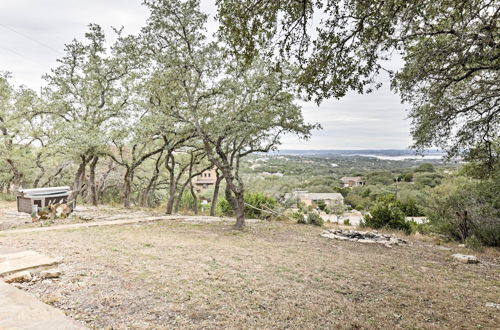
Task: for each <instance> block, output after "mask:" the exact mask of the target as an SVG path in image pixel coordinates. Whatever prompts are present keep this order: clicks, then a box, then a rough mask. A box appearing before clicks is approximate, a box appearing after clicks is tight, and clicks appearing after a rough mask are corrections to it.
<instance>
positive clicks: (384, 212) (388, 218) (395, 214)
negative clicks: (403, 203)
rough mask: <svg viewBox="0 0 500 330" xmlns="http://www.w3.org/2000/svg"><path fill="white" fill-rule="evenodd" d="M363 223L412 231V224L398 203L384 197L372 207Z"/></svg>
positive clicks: (407, 231) (375, 226)
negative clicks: (406, 219)
mask: <svg viewBox="0 0 500 330" xmlns="http://www.w3.org/2000/svg"><path fill="white" fill-rule="evenodd" d="M363 224H364V225H365V226H367V227H371V228H390V229H397V230H402V231H404V232H405V233H407V234H409V233H411V225H410V224H409V223H408V222H406V221H405V214H404V213H403V211H401V209H400V208H399V207H398V205H397V203H396V202H395V201H393V200H391V199H390V198H383V199H381V200H380V201H378V202H376V203H375V204H374V205H372V206H371V207H370V214H367V215H365V217H364V219H363Z"/></svg>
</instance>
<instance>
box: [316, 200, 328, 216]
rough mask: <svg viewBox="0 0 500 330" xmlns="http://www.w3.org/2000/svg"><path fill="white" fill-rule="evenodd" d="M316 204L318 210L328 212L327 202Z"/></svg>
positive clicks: (321, 201) (320, 201)
mask: <svg viewBox="0 0 500 330" xmlns="http://www.w3.org/2000/svg"><path fill="white" fill-rule="evenodd" d="M316 204H317V206H318V208H319V209H320V210H321V211H325V210H326V208H327V207H326V203H325V201H323V200H319V201H318V202H317V203H316ZM327 213H328V212H327Z"/></svg>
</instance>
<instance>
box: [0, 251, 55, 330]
mask: <svg viewBox="0 0 500 330" xmlns="http://www.w3.org/2000/svg"><path fill="white" fill-rule="evenodd" d="M58 262H59V260H57V259H54V258H49V257H47V256H45V255H43V254H40V253H38V252H35V251H23V250H17V249H12V248H3V247H0V276H4V275H8V274H12V273H16V272H20V271H23V270H30V269H35V268H41V267H48V266H51V265H55V264H57V263H58ZM0 329H1V328H0Z"/></svg>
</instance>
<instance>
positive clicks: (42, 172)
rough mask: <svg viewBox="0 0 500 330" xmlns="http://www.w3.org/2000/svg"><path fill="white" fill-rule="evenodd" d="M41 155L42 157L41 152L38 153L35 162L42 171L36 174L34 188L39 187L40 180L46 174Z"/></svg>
mask: <svg viewBox="0 0 500 330" xmlns="http://www.w3.org/2000/svg"><path fill="white" fill-rule="evenodd" d="M41 157H42V154H41V153H38V154H37V155H36V161H35V164H36V167H38V168H39V169H40V173H38V175H37V176H36V178H35V181H33V188H38V184H39V183H40V180H41V179H42V178H43V176H44V175H45V168H44V167H43V166H42V162H41V160H40V159H41Z"/></svg>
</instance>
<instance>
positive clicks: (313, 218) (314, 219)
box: [307, 212, 325, 227]
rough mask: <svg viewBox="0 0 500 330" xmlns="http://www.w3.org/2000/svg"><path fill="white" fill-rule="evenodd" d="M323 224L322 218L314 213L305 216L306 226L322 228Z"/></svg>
mask: <svg viewBox="0 0 500 330" xmlns="http://www.w3.org/2000/svg"><path fill="white" fill-rule="evenodd" d="M324 222H325V221H324V220H323V218H322V217H321V216H320V215H319V214H318V213H316V212H310V213H309V214H308V215H307V223H308V224H311V225H315V226H319V227H321V226H323V224H324Z"/></svg>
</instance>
